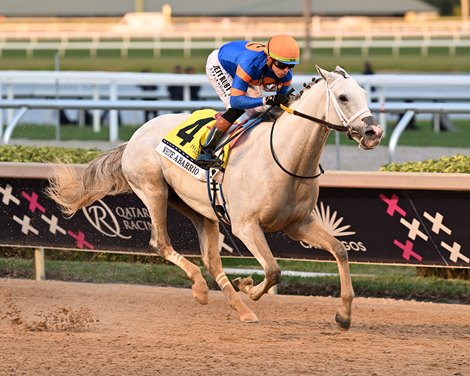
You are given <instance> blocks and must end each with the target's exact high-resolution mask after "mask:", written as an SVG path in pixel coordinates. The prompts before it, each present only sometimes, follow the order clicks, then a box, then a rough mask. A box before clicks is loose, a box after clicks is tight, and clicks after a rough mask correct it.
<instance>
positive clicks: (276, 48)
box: [264, 34, 300, 64]
mask: <svg viewBox="0 0 470 376" xmlns="http://www.w3.org/2000/svg"><path fill="white" fill-rule="evenodd" d="M264 51H265V52H266V54H267V55H269V56H271V57H272V58H273V59H274V60H277V61H280V62H282V63H285V64H299V62H300V49H299V45H298V44H297V42H296V41H295V39H294V38H292V37H291V36H289V35H282V34H279V35H274V36H273V37H271V39H269V41H268V44H267V45H266V48H265V50H264Z"/></svg>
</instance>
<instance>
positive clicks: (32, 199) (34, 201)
mask: <svg viewBox="0 0 470 376" xmlns="http://www.w3.org/2000/svg"><path fill="white" fill-rule="evenodd" d="M21 195H22V196H23V197H24V198H25V199H26V200H28V201H29V210H30V211H31V212H33V213H34V212H35V211H36V209H39V211H40V212H41V213H45V212H46V209H45V208H44V206H42V205H40V204H39V203H38V195H37V194H36V193H35V192H33V193H32V194H31V196H29V195H28V194H27V193H26V192H24V191H23V192H21Z"/></svg>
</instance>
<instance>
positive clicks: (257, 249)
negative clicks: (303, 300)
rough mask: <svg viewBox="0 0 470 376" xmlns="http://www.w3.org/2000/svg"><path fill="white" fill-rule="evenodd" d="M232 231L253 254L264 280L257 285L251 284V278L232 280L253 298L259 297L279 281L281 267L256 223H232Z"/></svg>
mask: <svg viewBox="0 0 470 376" xmlns="http://www.w3.org/2000/svg"><path fill="white" fill-rule="evenodd" d="M232 232H233V234H234V235H235V236H237V237H238V238H239V239H240V240H241V241H242V242H243V243H244V244H245V245H246V247H247V248H248V250H249V251H250V252H251V253H252V254H253V256H255V258H256V260H258V262H259V263H260V265H261V266H262V267H263V270H264V280H263V281H262V282H261V283H259V284H258V285H254V284H253V279H252V278H251V277H248V278H237V279H236V280H234V283H235V284H236V286H237V287H238V288H239V289H240V290H241V291H243V292H244V293H246V294H248V296H249V297H250V298H251V299H253V300H258V299H259V298H261V297H262V296H263V295H264V294H265V293H266V292H268V290H269V289H270V288H271V287H273V286H275V285H277V284H278V283H279V279H280V278H281V269H279V266H278V264H277V262H276V260H275V259H274V257H273V255H272V253H271V250H270V249H269V245H268V242H267V241H266V237H265V236H264V233H263V231H262V230H261V228H260V227H259V226H258V225H256V224H249V225H246V224H245V225H243V226H240V225H237V224H235V223H233V224H232Z"/></svg>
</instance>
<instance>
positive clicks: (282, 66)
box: [273, 60, 295, 69]
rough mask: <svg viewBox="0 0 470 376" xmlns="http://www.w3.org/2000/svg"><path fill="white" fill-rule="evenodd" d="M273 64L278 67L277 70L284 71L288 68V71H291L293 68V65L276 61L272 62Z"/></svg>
mask: <svg viewBox="0 0 470 376" xmlns="http://www.w3.org/2000/svg"><path fill="white" fill-rule="evenodd" d="M273 64H274V65H275V66H276V67H278V68H279V69H286V68H289V69H293V68H294V67H295V64H286V63H281V62H280V61H278V60H274V61H273Z"/></svg>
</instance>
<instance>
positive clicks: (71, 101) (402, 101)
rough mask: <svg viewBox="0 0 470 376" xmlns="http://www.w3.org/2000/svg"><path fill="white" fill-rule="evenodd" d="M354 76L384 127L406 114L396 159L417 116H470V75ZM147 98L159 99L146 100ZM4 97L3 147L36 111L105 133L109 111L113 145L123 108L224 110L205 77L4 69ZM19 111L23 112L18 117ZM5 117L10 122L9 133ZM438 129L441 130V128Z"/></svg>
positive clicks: (0, 80) (301, 78)
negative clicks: (85, 116)
mask: <svg viewBox="0 0 470 376" xmlns="http://www.w3.org/2000/svg"><path fill="white" fill-rule="evenodd" d="M317 76H318V75H317ZM353 77H354V78H355V79H356V80H357V81H358V83H359V84H360V85H362V86H363V87H364V88H365V89H366V90H367V91H368V92H369V97H370V98H371V103H370V107H371V109H372V110H373V111H374V112H377V113H379V120H380V123H381V124H383V125H385V124H386V122H387V118H386V114H387V113H391V114H405V113H407V115H406V116H404V117H403V118H402V120H401V121H400V123H399V124H398V126H397V127H396V128H395V130H394V132H395V133H394V134H392V136H391V143H390V145H389V150H390V159H391V160H393V154H394V151H395V147H396V145H397V144H398V140H399V137H400V134H401V132H403V130H404V129H405V127H406V125H407V121H409V120H410V119H411V117H412V116H413V115H414V114H415V113H427V114H437V115H440V114H470V96H469V94H468V91H469V88H470V75H452V74H446V75H430V74H423V75H416V74H414V75H412V74H376V75H354V76H353ZM311 78H312V75H308V76H307V75H296V76H295V77H294V87H295V88H296V89H297V91H298V90H300V89H301V87H302V84H303V83H304V82H308V81H310V80H311ZM141 85H155V86H157V89H156V90H155V91H153V92H149V91H143V90H142V89H141V88H140V86H141ZM168 85H179V86H182V87H183V93H184V96H183V100H179V101H172V100H170V98H169V97H168V91H167V86H168ZM190 86H201V90H200V93H199V95H200V98H201V100H199V101H191V100H190ZM148 98H154V99H156V100H145V99H148ZM0 99H1V100H0V136H1V137H2V139H3V142H4V143H8V142H9V140H10V138H11V135H12V133H13V130H14V129H15V126H16V125H17V124H18V123H19V122H20V120H21V118H22V117H23V116H24V115H25V114H26V113H27V112H28V111H29V110H31V109H88V110H93V115H92V116H93V126H94V129H95V131H99V129H100V110H110V111H109V127H110V132H109V140H110V141H111V142H114V141H117V140H118V110H134V111H135V110H162V111H191V110H195V109H198V108H201V107H210V108H215V109H216V110H222V109H223V107H222V103H221V101H220V100H219V99H218V98H217V96H216V94H215V92H214V91H213V90H212V88H211V87H210V86H208V84H207V78H206V77H205V75H202V74H194V75H185V74H159V73H129V72H124V73H112V72H65V71H63V72H54V71H47V72H45V71H42V72H37V71H2V72H0ZM410 101H411V102H410ZM5 109H6V111H5ZM14 109H18V110H17V112H16V113H15V112H14ZM4 112H6V114H4ZM5 115H6V116H5ZM4 119H6V122H7V127H6V128H5V129H4ZM435 119H438V117H435ZM435 125H436V127H435V130H436V131H438V130H439V124H436V123H435ZM59 126H60V124H59Z"/></svg>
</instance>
